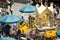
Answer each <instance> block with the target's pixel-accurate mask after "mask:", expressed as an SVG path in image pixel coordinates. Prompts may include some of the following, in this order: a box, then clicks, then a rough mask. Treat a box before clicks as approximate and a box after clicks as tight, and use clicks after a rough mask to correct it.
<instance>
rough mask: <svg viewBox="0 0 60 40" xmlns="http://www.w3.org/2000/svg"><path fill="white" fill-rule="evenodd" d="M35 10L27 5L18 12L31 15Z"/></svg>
mask: <svg viewBox="0 0 60 40" xmlns="http://www.w3.org/2000/svg"><path fill="white" fill-rule="evenodd" d="M35 9H36V8H35V6H32V5H27V6H24V7H22V8H21V9H20V10H19V11H20V12H22V13H33V12H35Z"/></svg>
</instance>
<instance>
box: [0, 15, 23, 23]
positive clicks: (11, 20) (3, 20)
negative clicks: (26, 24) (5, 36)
mask: <svg viewBox="0 0 60 40" xmlns="http://www.w3.org/2000/svg"><path fill="white" fill-rule="evenodd" d="M22 21H23V20H22V18H21V17H19V16H16V15H5V16H3V17H1V18H0V22H1V23H6V24H11V23H17V22H22Z"/></svg>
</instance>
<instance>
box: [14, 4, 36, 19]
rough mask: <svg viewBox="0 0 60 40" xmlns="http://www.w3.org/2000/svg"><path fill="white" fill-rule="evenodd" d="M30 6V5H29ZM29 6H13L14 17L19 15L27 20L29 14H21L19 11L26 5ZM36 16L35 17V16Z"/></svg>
mask: <svg viewBox="0 0 60 40" xmlns="http://www.w3.org/2000/svg"><path fill="white" fill-rule="evenodd" d="M28 4H29V3H28ZM28 4H22V3H14V4H13V13H14V15H17V16H24V18H25V19H26V20H27V17H28V15H29V14H28V13H27V14H24V13H23V14H22V13H21V12H19V9H20V8H21V7H23V6H25V5H28ZM33 16H35V15H33Z"/></svg>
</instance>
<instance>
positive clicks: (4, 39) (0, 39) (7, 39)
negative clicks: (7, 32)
mask: <svg viewBox="0 0 60 40" xmlns="http://www.w3.org/2000/svg"><path fill="white" fill-rule="evenodd" d="M0 40H16V39H14V38H9V37H4V38H0Z"/></svg>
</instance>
